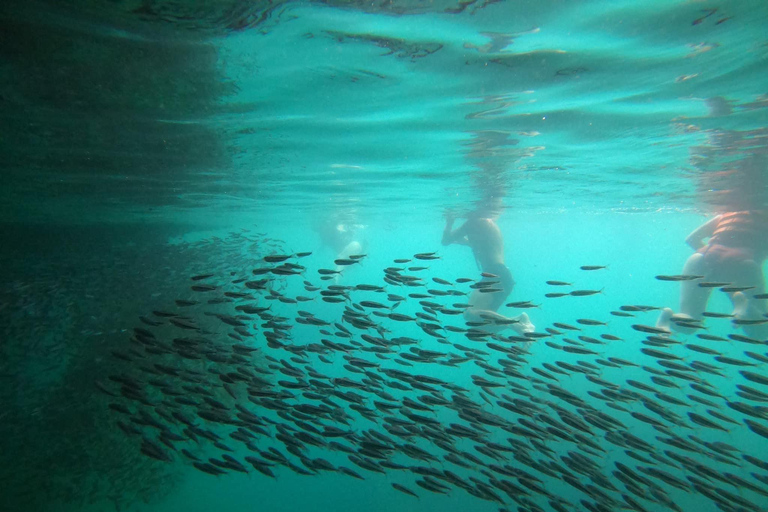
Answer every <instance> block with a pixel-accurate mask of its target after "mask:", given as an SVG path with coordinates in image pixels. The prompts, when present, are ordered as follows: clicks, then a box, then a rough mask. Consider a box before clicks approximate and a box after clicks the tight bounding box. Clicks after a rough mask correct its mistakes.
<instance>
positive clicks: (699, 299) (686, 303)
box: [680, 252, 712, 320]
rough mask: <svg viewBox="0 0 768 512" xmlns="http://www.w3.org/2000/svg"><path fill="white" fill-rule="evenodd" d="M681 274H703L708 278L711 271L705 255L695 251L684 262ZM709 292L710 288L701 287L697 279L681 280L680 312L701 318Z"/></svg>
mask: <svg viewBox="0 0 768 512" xmlns="http://www.w3.org/2000/svg"><path fill="white" fill-rule="evenodd" d="M683 274H685V275H697V276H705V278H706V279H710V278H711V276H710V274H712V272H711V271H710V269H709V268H708V265H707V264H706V261H705V256H704V255H703V254H700V253H698V252H697V253H694V254H692V255H691V257H690V258H688V261H686V262H685V265H684V266H683ZM711 293H712V288H702V287H701V286H699V280H697V279H695V280H693V281H682V282H681V286H680V314H681V315H686V316H689V317H691V318H693V319H696V320H701V319H702V315H701V314H702V313H703V312H704V311H705V310H706V309H707V303H708V302H709V296H710V295H711Z"/></svg>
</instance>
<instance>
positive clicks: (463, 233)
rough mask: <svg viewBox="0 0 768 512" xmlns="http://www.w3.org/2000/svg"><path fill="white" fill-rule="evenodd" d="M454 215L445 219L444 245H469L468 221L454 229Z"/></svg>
mask: <svg viewBox="0 0 768 512" xmlns="http://www.w3.org/2000/svg"><path fill="white" fill-rule="evenodd" d="M452 228H453V217H447V218H446V219H445V229H444V230H443V245H451V244H461V245H469V241H468V240H467V223H466V222H465V223H464V225H462V226H461V227H460V228H459V229H457V230H456V231H452Z"/></svg>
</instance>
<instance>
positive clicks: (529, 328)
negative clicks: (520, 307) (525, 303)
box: [512, 313, 536, 334]
mask: <svg viewBox="0 0 768 512" xmlns="http://www.w3.org/2000/svg"><path fill="white" fill-rule="evenodd" d="M515 320H517V323H516V324H512V328H513V329H514V330H515V331H516V332H517V334H525V333H527V332H533V331H535V330H536V326H534V325H533V324H532V323H531V319H530V318H528V314H527V313H522V314H520V315H519V316H517V317H515Z"/></svg>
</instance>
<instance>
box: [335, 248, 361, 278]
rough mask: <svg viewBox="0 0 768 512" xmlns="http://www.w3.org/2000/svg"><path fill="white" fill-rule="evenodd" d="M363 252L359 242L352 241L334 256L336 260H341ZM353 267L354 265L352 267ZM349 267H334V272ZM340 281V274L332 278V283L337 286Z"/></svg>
mask: <svg viewBox="0 0 768 512" xmlns="http://www.w3.org/2000/svg"><path fill="white" fill-rule="evenodd" d="M362 250H363V247H362V246H361V245H360V242H355V241H352V242H350V243H348V244H347V245H346V246H345V247H344V248H343V249H342V250H341V252H339V254H337V255H336V259H337V260H343V259H347V258H349V256H350V255H351V254H360V253H361V252H362ZM352 266H354V265H352ZM349 267H350V265H347V266H342V265H336V271H337V272H342V271H344V270H346V269H348V268H349ZM340 281H341V274H340V273H339V274H336V275H335V276H334V277H333V282H334V283H336V284H339V282H340Z"/></svg>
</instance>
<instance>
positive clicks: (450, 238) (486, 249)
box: [442, 210, 534, 334]
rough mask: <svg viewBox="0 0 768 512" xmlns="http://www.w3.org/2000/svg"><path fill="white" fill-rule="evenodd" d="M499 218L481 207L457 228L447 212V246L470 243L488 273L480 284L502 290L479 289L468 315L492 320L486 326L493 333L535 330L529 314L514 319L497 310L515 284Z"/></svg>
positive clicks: (478, 318)
mask: <svg viewBox="0 0 768 512" xmlns="http://www.w3.org/2000/svg"><path fill="white" fill-rule="evenodd" d="M497 217H498V214H496V213H494V212H491V211H490V210H486V211H482V210H480V211H477V212H475V213H473V214H471V215H470V217H469V218H468V219H467V221H466V222H465V223H464V224H463V225H462V226H461V227H459V228H458V229H456V230H453V221H454V219H453V216H452V215H450V214H447V215H446V222H445V230H444V231H443V240H442V243H443V245H451V244H461V245H468V246H469V247H470V248H471V249H472V253H473V254H474V256H475V261H476V262H477V266H478V267H479V268H480V269H481V270H482V272H483V273H484V274H486V275H485V276H483V279H482V280H480V282H479V283H488V287H492V288H494V289H498V290H499V291H496V292H490V293H485V292H482V291H480V288H476V289H475V290H474V291H473V292H472V295H471V296H470V297H469V304H470V307H469V308H467V309H465V310H464V318H465V320H466V321H468V322H488V325H485V326H483V327H482V328H483V329H484V330H486V331H489V332H498V331H501V330H503V329H505V328H507V327H511V328H512V329H514V330H515V331H516V332H517V333H519V334H524V333H526V332H532V331H533V330H534V326H533V324H531V321H530V319H529V318H528V315H527V314H525V313H523V314H521V315H518V316H516V317H514V318H510V317H506V316H504V315H501V314H499V313H497V312H496V311H497V310H498V309H499V307H501V305H502V304H503V303H504V300H505V299H506V298H507V297H508V296H509V294H510V293H512V288H514V286H515V280H514V279H513V278H512V273H511V272H510V271H509V269H508V268H507V265H506V264H505V263H504V239H503V237H502V236H501V230H500V229H499V226H497V225H496V222H495V219H496V218H497ZM479 283H478V284H479Z"/></svg>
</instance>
